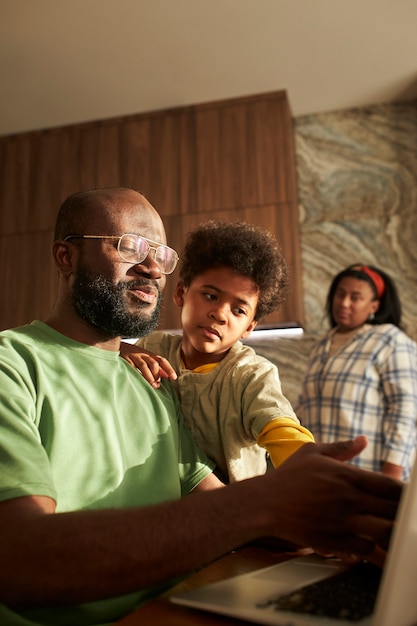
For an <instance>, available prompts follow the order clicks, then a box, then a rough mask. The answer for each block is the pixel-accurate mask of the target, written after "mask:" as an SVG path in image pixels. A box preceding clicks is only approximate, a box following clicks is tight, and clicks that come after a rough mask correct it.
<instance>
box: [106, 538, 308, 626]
mask: <svg viewBox="0 0 417 626" xmlns="http://www.w3.org/2000/svg"><path fill="white" fill-rule="evenodd" d="M294 556H296V553H294V552H292V553H289V552H282V550H279V549H271V548H265V547H261V546H248V547H244V548H241V549H240V550H236V551H234V552H231V553H230V554H228V555H227V556H224V557H222V558H221V559H218V560H217V561H214V562H213V563H211V564H210V565H208V566H207V567H205V568H203V569H201V570H199V571H198V572H196V573H195V574H192V575H191V576H190V577H189V578H186V579H185V580H183V581H182V582H181V583H179V584H178V585H176V586H175V587H173V588H171V589H170V590H169V591H167V592H166V593H164V594H163V595H161V596H158V597H157V598H155V599H154V600H152V601H151V602H149V603H147V604H145V605H144V606H142V607H139V608H138V609H136V611H134V612H133V613H131V614H130V615H127V616H126V617H124V618H123V619H121V620H119V621H118V622H117V625H118V626H165V625H166V626H232V624H238V623H241V624H247V622H242V621H241V620H236V619H232V618H228V617H224V616H222V615H216V614H215V613H208V612H204V611H198V610H195V609H191V608H187V607H182V606H179V605H177V604H173V603H172V602H170V601H169V596H170V595H173V594H174V593H178V592H179V591H187V590H188V589H193V588H195V587H201V586H202V585H206V584H208V583H212V582H217V581H218V580H223V579H224V578H230V577H231V576H237V575H238V574H245V573H246V572H251V571H253V570H256V569H260V568H261V567H267V566H268V565H273V564H274V563H278V562H280V561H285V560H287V559H289V558H292V557H294Z"/></svg>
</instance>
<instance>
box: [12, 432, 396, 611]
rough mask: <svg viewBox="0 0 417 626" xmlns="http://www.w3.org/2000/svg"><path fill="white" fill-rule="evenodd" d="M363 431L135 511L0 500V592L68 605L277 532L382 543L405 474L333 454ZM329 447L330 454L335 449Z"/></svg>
mask: <svg viewBox="0 0 417 626" xmlns="http://www.w3.org/2000/svg"><path fill="white" fill-rule="evenodd" d="M363 439H364V438H359V439H358V440H355V442H350V443H339V444H327V445H324V444H305V445H304V446H302V448H300V450H298V451H297V452H296V453H295V454H294V455H293V456H292V457H290V458H289V459H288V460H287V461H286V462H285V463H283V465H282V466H281V467H280V468H278V469H277V470H274V471H271V472H268V473H267V474H265V475H264V476H261V477H257V478H252V479H249V480H245V481H241V482H236V483H232V484H230V485H228V486H226V487H224V488H221V489H210V490H206V489H205V488H207V487H209V488H210V487H217V486H219V483H218V482H217V481H215V480H212V479H211V478H206V479H205V480H204V481H203V482H202V484H201V485H200V488H199V489H196V490H194V492H193V493H192V494H191V495H189V496H187V497H186V498H183V499H180V500H176V501H173V502H168V503H164V504H159V505H155V506H149V507H143V508H137V509H119V510H116V509H115V510H92V511H88V510H85V511H77V512H73V513H54V511H55V505H54V502H53V501H52V500H51V499H49V498H46V497H22V498H16V499H14V500H9V501H7V502H3V503H1V504H0V555H1V561H2V567H1V569H0V600H1V601H3V602H4V603H5V604H9V605H10V606H14V607H19V606H20V607H32V606H42V605H52V604H68V603H69V604H74V603H80V602H86V601H92V600H97V599H100V598H106V597H110V596H115V595H120V594H125V593H129V592H132V591H135V590H137V589H140V588H146V587H149V586H151V585H153V584H156V583H158V582H161V581H163V580H168V579H170V578H173V577H176V576H180V575H183V574H186V573H188V572H190V571H192V570H193V569H195V568H197V567H200V566H203V565H205V564H207V563H208V562H210V561H212V560H213V559H215V558H217V557H219V556H221V555H222V554H225V553H227V552H228V551H230V550H232V549H233V548H235V547H237V546H239V545H242V544H244V543H247V542H249V541H253V540H254V539H257V538H259V537H263V536H269V537H270V536H276V537H280V538H282V539H285V540H288V541H290V542H293V543H295V544H297V545H300V546H303V545H304V546H313V547H314V548H317V549H320V550H321V551H324V552H331V551H337V550H338V549H339V551H340V548H341V547H342V548H343V551H345V552H348V553H352V554H356V555H358V556H366V555H367V554H368V553H370V552H371V551H372V550H373V549H374V546H375V544H379V545H381V546H383V547H384V548H386V546H387V544H388V541H389V537H390V533H391V529H392V520H393V518H394V516H395V513H396V509H397V504H398V500H399V497H400V493H401V484H400V483H398V482H396V481H394V480H391V479H390V478H388V477H386V476H383V475H381V474H376V473H372V472H365V471H362V470H360V469H358V468H355V467H352V466H350V465H347V464H344V463H340V462H339V461H337V460H335V458H337V459H340V460H341V461H343V460H346V459H348V458H352V457H353V456H355V455H356V454H357V453H358V452H360V450H361V449H362V448H363V447H364V442H363ZM332 457H335V458H332Z"/></svg>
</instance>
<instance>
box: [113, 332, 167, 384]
mask: <svg viewBox="0 0 417 626" xmlns="http://www.w3.org/2000/svg"><path fill="white" fill-rule="evenodd" d="M120 356H122V357H123V358H124V359H125V360H126V361H127V362H128V363H129V364H130V365H131V366H132V367H133V368H135V369H136V370H138V371H139V372H140V373H141V374H142V376H143V377H144V379H145V380H146V381H147V382H148V383H149V384H150V385H151V386H152V387H153V388H154V389H158V387H160V386H161V378H169V379H170V380H176V379H177V374H176V373H175V370H174V368H173V367H172V365H171V364H170V363H169V361H168V360H167V359H165V358H164V357H162V356H158V355H156V354H153V353H152V352H149V350H145V349H144V348H141V347H139V346H137V345H131V344H129V343H125V342H124V341H122V342H121V344H120Z"/></svg>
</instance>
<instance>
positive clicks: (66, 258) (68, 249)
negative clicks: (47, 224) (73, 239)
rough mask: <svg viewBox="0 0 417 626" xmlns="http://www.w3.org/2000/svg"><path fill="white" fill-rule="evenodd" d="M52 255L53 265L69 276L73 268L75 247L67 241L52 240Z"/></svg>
mask: <svg viewBox="0 0 417 626" xmlns="http://www.w3.org/2000/svg"><path fill="white" fill-rule="evenodd" d="M52 256H53V259H54V262H55V267H56V269H57V270H58V272H59V273H60V274H62V275H63V276H69V275H70V274H72V273H73V270H74V260H75V257H76V248H75V246H73V245H72V244H71V243H70V242H68V241H62V240H58V241H54V243H53V244H52Z"/></svg>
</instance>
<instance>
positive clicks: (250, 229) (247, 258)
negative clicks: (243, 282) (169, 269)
mask: <svg viewBox="0 0 417 626" xmlns="http://www.w3.org/2000/svg"><path fill="white" fill-rule="evenodd" d="M216 267H227V268H229V269H231V270H232V271H234V272H236V274H240V275H241V276H246V277H247V278H251V279H252V280H253V282H254V283H255V285H256V287H257V289H258V296H259V297H258V306H257V309H256V314H255V320H257V321H259V320H261V319H263V318H264V317H265V316H266V315H269V313H272V312H273V311H275V310H276V309H278V307H279V305H280V304H282V302H283V301H284V300H285V296H286V291H287V289H288V268H287V264H286V262H285V260H284V257H283V256H282V254H281V249H280V246H279V244H278V242H277V241H276V239H275V237H274V236H273V235H272V233H270V232H269V231H267V230H264V229H263V228H260V227H258V226H254V225H253V224H248V223H246V222H222V221H217V220H210V221H208V222H203V223H202V224H200V225H199V226H198V227H197V228H196V229H194V230H193V231H191V232H190V233H188V235H187V239H186V243H185V247H184V250H183V251H182V254H181V256H180V280H181V281H182V283H183V284H184V286H185V287H189V286H190V284H191V283H192V281H193V280H194V279H195V278H196V277H197V276H200V275H201V274H203V273H204V272H206V271H207V270H210V269H213V268H216Z"/></svg>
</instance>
